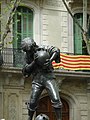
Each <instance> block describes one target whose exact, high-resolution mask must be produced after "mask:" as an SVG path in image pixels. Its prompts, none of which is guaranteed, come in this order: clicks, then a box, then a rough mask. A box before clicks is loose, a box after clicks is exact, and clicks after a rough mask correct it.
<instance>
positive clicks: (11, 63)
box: [0, 48, 90, 79]
mask: <svg viewBox="0 0 90 120" xmlns="http://www.w3.org/2000/svg"><path fill="white" fill-rule="evenodd" d="M1 53H2V56H3V60H4V63H3V65H2V67H1V68H2V69H0V71H1V74H2V73H10V74H11V73H12V74H13V73H14V74H19V75H20V74H21V69H22V67H23V64H24V53H23V52H22V51H21V50H20V49H12V48H4V49H3V50H2V51H1ZM61 54H62V53H61ZM68 55H71V54H69V53H68ZM55 74H56V76H57V77H58V76H59V77H61V78H63V77H64V78H65V79H68V78H69V79H72V78H75V79H76V78H77V79H81V78H82V79H86V78H87V79H88V78H90V71H88V70H86V71H82V70H67V69H63V68H59V69H55Z"/></svg>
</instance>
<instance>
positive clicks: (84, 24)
mask: <svg viewBox="0 0 90 120" xmlns="http://www.w3.org/2000/svg"><path fill="white" fill-rule="evenodd" d="M83 29H84V31H85V32H87V0H83Z"/></svg>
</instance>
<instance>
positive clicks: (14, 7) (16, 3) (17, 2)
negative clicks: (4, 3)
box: [1, 0, 21, 48]
mask: <svg viewBox="0 0 90 120" xmlns="http://www.w3.org/2000/svg"><path fill="white" fill-rule="evenodd" d="M20 2H21V0H15V1H14V4H13V8H12V10H11V12H10V16H9V18H8V21H7V24H6V27H5V32H4V34H3V35H2V38H1V42H2V48H3V47H4V40H5V38H6V37H7V34H8V33H9V32H10V28H9V25H10V23H11V20H12V19H13V16H14V13H15V11H16V9H17V7H18V5H19V3H20Z"/></svg>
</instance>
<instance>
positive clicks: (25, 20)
mask: <svg viewBox="0 0 90 120" xmlns="http://www.w3.org/2000/svg"><path fill="white" fill-rule="evenodd" d="M13 36H14V48H19V47H20V44H21V40H22V39H24V38H25V37H31V38H33V11H32V10H30V9H28V8H26V7H18V8H17V11H16V13H15V15H14V19H13Z"/></svg>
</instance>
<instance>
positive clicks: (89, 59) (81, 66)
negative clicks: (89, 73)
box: [53, 53, 90, 70]
mask: <svg viewBox="0 0 90 120" xmlns="http://www.w3.org/2000/svg"><path fill="white" fill-rule="evenodd" d="M60 57H61V62H60V63H55V62H53V66H54V68H63V69H67V70H90V56H89V55H67V54H62V53H60Z"/></svg>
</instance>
